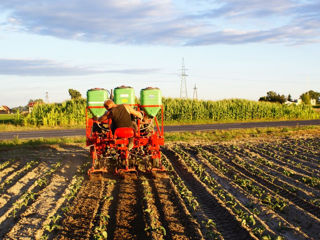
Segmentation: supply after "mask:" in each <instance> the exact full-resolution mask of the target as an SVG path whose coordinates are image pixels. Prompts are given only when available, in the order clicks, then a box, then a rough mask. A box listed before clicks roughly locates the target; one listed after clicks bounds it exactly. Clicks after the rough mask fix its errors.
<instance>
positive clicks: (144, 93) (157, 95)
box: [140, 87, 162, 117]
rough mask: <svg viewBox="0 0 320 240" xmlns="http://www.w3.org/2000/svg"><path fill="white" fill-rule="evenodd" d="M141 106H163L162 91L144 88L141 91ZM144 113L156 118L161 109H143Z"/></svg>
mask: <svg viewBox="0 0 320 240" xmlns="http://www.w3.org/2000/svg"><path fill="white" fill-rule="evenodd" d="M140 100H141V105H142V106H143V105H162V99H161V91H160V89H159V88H152V87H148V88H144V89H141V91H140ZM143 109H144V111H145V112H146V113H147V114H148V115H149V116H151V117H155V116H156V115H157V113H158V112H159V110H160V109H161V107H143Z"/></svg>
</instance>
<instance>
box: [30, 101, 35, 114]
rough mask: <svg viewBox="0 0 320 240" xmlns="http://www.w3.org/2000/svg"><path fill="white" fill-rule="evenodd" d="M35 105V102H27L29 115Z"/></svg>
mask: <svg viewBox="0 0 320 240" xmlns="http://www.w3.org/2000/svg"><path fill="white" fill-rule="evenodd" d="M35 104H36V102H29V103H28V112H29V113H31V112H32V110H33V107H34V105H35Z"/></svg>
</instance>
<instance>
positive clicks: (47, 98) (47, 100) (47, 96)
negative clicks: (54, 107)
mask: <svg viewBox="0 0 320 240" xmlns="http://www.w3.org/2000/svg"><path fill="white" fill-rule="evenodd" d="M45 101H46V103H49V93H48V92H46V100H45Z"/></svg>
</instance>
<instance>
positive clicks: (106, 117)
mask: <svg viewBox="0 0 320 240" xmlns="http://www.w3.org/2000/svg"><path fill="white" fill-rule="evenodd" d="M109 116H110V111H108V112H106V113H105V114H103V115H102V116H101V117H99V118H98V119H97V120H98V121H99V122H102V121H105V120H107V119H108V118H109Z"/></svg>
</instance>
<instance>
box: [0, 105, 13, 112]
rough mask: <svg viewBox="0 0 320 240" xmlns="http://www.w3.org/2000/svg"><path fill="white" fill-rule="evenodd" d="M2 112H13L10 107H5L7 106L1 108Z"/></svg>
mask: <svg viewBox="0 0 320 240" xmlns="http://www.w3.org/2000/svg"><path fill="white" fill-rule="evenodd" d="M0 110H4V111H11V110H10V108H9V107H8V106H5V105H2V106H0Z"/></svg>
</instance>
